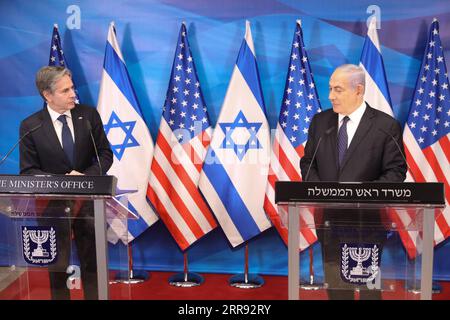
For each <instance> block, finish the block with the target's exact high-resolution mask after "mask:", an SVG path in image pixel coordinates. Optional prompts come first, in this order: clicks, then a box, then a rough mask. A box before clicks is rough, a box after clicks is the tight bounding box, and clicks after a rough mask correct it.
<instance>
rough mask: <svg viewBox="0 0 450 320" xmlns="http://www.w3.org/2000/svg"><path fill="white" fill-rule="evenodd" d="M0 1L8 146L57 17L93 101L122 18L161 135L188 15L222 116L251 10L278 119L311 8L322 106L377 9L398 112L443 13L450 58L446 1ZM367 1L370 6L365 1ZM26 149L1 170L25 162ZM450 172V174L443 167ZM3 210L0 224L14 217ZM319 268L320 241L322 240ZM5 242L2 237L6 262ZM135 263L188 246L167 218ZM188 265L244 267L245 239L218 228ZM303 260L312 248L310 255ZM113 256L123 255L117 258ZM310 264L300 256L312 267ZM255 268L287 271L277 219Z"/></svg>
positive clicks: (141, 242)
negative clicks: (112, 25) (111, 35)
mask: <svg viewBox="0 0 450 320" xmlns="http://www.w3.org/2000/svg"><path fill="white" fill-rule="evenodd" d="M373 2H374V1H373V0H341V1H331V0H330V1H326V0H319V1H299V0H253V1H241V0H228V1H223V0H221V1H219V0H208V1H206V0H205V1H202V0H191V1H184V0H150V1H149V0H145V1H144V0H133V1H126V0H116V1H102V0H100V1H95V2H93V1H76V4H74V1H65V0H59V1H56V0H55V1H26V0H17V1H8V0H0V41H1V46H0V76H1V78H2V81H1V85H0V123H1V126H0V137H1V139H0V154H4V153H5V152H6V151H7V150H8V149H9V148H10V147H11V145H12V144H14V142H15V141H17V139H18V128H19V123H20V121H21V120H22V119H23V118H25V117H26V116H28V115H30V114H31V113H33V112H35V111H36V110H38V109H39V108H41V106H42V100H41V98H40V96H39V95H38V92H37V90H36V89H35V86H34V75H35V73H36V71H37V70H38V69H39V68H40V67H41V66H43V65H46V64H47V63H48V56H49V50H50V47H49V46H50V37H51V32H52V28H53V24H54V23H58V24H59V28H60V34H61V37H62V46H63V48H64V52H65V56H66V59H67V61H68V64H69V66H70V68H71V69H72V71H73V73H74V82H75V84H76V86H77V88H78V91H79V95H80V99H81V101H82V102H83V103H86V104H90V105H92V106H96V104H97V97H98V90H99V84H100V83H99V81H100V76H101V71H102V64H103V55H104V49H105V44H106V37H107V31H108V25H109V22H110V21H112V20H114V21H115V22H116V28H117V35H118V40H119V43H120V44H121V47H122V52H123V55H124V59H125V61H126V63H127V66H128V70H129V73H130V76H131V78H132V81H133V85H134V88H135V90H136V94H137V96H138V99H139V102H140V105H141V107H142V111H143V113H144V118H145V121H146V122H147V124H148V127H149V129H150V131H151V133H152V136H153V138H154V139H155V137H156V133H157V130H158V126H159V120H160V117H161V109H162V106H163V103H164V99H165V93H166V90H167V86H168V81H169V76H170V70H171V67H172V60H173V54H174V50H175V45H176V41H177V35H178V30H179V28H180V24H181V22H182V21H186V24H187V28H188V33H189V42H190V45H191V50H192V53H193V56H194V59H195V62H196V66H197V70H198V76H199V78H200V82H201V84H202V89H203V93H204V96H205V101H206V104H207V106H208V109H209V112H210V116H211V122H212V123H213V124H215V122H216V120H217V117H218V114H219V112H220V107H221V105H222V101H223V99H224V96H225V91H226V88H227V85H228V81H229V79H230V76H231V72H232V69H233V65H234V63H235V59H236V57H237V53H238V50H239V46H240V44H241V41H242V38H243V35H244V31H245V20H246V19H249V20H250V21H251V23H252V33H253V37H254V43H255V50H256V54H257V59H258V64H259V68H260V70H259V71H260V75H261V81H262V86H263V93H264V98H265V101H266V108H267V113H268V118H269V123H270V126H271V127H272V128H274V127H275V124H276V121H277V118H278V113H279V110H280V103H281V99H282V94H283V88H284V83H285V79H286V72H287V68H288V63H289V54H290V50H291V47H290V46H291V41H292V36H293V32H294V28H295V21H296V19H302V25H303V31H304V41H305V44H306V47H307V51H308V55H309V58H310V63H311V67H312V70H313V73H314V76H315V81H316V85H317V87H318V93H319V97H320V98H321V103H322V106H323V107H324V109H327V108H329V107H330V104H329V101H328V99H327V97H328V79H329V76H330V75H331V72H332V70H333V69H334V68H335V67H336V66H338V65H340V64H342V63H358V62H359V57H360V55H361V50H362V46H363V43H364V37H365V34H366V32H367V27H366V20H367V18H368V17H369V16H370V15H371V14H372V12H374V14H379V18H380V20H381V29H379V30H378V34H379V38H380V41H381V44H382V54H383V57H384V62H385V67H386V73H387V78H388V82H389V87H390V92H391V97H392V102H393V108H394V113H395V116H396V117H397V119H398V120H399V121H400V122H401V123H402V124H403V123H404V121H405V120H406V117H407V114H408V111H409V105H410V101H411V98H412V93H413V90H414V86H415V82H416V78H417V74H418V71H419V67H420V63H421V59H422V55H423V51H424V48H425V42H426V39H427V32H428V28H429V25H430V24H431V21H432V19H433V18H434V17H437V18H438V19H439V22H440V31H441V32H440V36H441V40H442V43H443V46H444V48H445V49H447V50H446V51H445V58H446V61H447V63H448V62H449V61H450V55H449V51H448V50H449V49H450V6H449V2H448V0H441V1H440V0H428V1H426V2H425V1H423V0H408V1H395V2H394V1H391V0H381V1H377V3H376V5H377V7H376V8H375V9H374V10H375V11H371V10H370V9H371V8H369V6H371V5H372V4H373ZM368 9H369V10H368ZM18 157H19V156H18V150H15V151H14V152H13V154H12V155H11V156H10V157H9V158H8V160H7V161H6V162H5V163H4V164H3V166H2V167H1V168H0V173H17V172H18ZM446 174H449V173H446ZM7 227H8V226H7V222H6V219H4V218H3V217H0V233H1V234H4V230H5V228H7ZM398 241H399V240H398V239H397V238H396V237H391V238H390V239H389V244H388V249H387V250H386V252H385V254H384V262H383V263H385V262H398V263H404V261H405V252H404V251H403V250H390V249H389V248H391V247H393V246H396V245H398ZM314 249H315V257H316V260H315V262H316V264H317V269H318V273H319V275H320V273H321V270H320V262H321V260H320V250H318V249H319V248H318V246H317V245H315V246H314ZM5 250H7V248H6V247H5V246H4V245H3V244H0V264H1V262H2V258H1V257H2V256H3V253H5ZM134 255H135V256H134V263H135V266H137V267H142V268H146V269H148V270H177V271H179V270H181V269H182V253H181V251H180V250H179V249H178V247H177V246H176V244H175V242H174V241H173V239H172V238H171V237H170V235H169V233H168V231H167V230H166V228H165V227H164V225H163V224H162V223H161V222H158V223H156V224H155V225H154V226H152V227H151V228H149V229H148V230H147V231H146V232H144V233H143V234H142V235H141V236H140V237H139V238H137V239H136V240H135V246H134ZM449 255H450V242H449V241H446V242H444V243H443V244H441V245H440V246H439V247H438V248H437V249H436V251H435V277H436V278H439V279H450V259H448V256H449ZM189 257H190V269H191V270H192V271H197V272H229V273H235V272H241V271H242V270H243V263H244V252H243V248H242V247H241V248H237V249H232V248H231V246H230V245H229V244H228V241H227V240H226V238H225V236H224V234H223V232H222V231H221V230H220V229H217V230H215V231H213V232H211V233H210V234H209V235H207V236H205V237H204V238H203V239H201V240H200V241H198V242H197V243H196V244H195V245H194V246H193V247H192V248H191V249H190V250H189ZM305 261H306V259H305ZM112 262H114V257H113V260H112ZM306 267H307V265H302V269H303V270H307V268H306ZM250 268H251V271H254V272H260V273H262V274H287V248H286V247H285V245H284V244H283V242H282V241H281V239H280V237H279V236H278V235H277V233H276V231H275V230H274V229H273V228H271V229H269V230H268V231H266V232H264V233H263V234H261V235H260V236H258V237H256V238H255V239H253V240H252V241H250Z"/></svg>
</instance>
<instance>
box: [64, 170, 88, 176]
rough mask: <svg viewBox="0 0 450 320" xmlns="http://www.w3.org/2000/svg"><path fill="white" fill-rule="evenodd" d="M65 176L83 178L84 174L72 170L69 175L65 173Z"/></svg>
mask: <svg viewBox="0 0 450 320" xmlns="http://www.w3.org/2000/svg"><path fill="white" fill-rule="evenodd" d="M66 176H84V173H81V172H78V171H76V170H72V171H71V172H70V173H66Z"/></svg>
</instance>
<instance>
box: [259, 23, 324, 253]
mask: <svg viewBox="0 0 450 320" xmlns="http://www.w3.org/2000/svg"><path fill="white" fill-rule="evenodd" d="M320 111H321V108H320V102H319V99H318V95H317V90H316V86H315V84H314V79H313V76H312V73H311V67H310V65H309V60H308V55H307V54H306V49H305V45H304V43H303V33H302V28H301V24H300V21H297V25H296V30H295V34H294V40H293V43H292V50H291V58H290V63H289V69H288V74H287V79H286V85H285V91H284V95H283V101H282V105H281V109H280V116H279V120H278V124H277V129H276V133H275V139H274V142H273V148H272V155H271V160H270V169H269V177H268V180H269V183H268V185H267V191H266V197H265V199H264V209H265V210H266V213H267V214H268V216H269V217H270V219H271V221H272V223H273V224H274V226H275V228H276V229H277V230H278V232H279V233H280V235H281V237H282V239H283V241H284V242H285V243H286V245H287V243H288V229H287V225H288V216H287V214H288V213H287V211H286V210H284V209H283V207H281V206H277V205H276V204H275V181H277V180H280V181H301V175H300V167H299V163H300V158H301V157H302V156H303V155H304V146H305V144H306V140H307V139H308V128H309V124H310V123H311V120H312V118H313V117H314V115H315V114H316V113H318V112H320ZM300 219H301V222H300V224H301V225H303V226H304V227H301V228H300V250H303V249H305V248H307V247H308V246H309V245H310V244H313V243H314V242H315V241H316V240H317V236H316V232H315V231H314V230H313V229H309V228H308V227H306V226H308V225H313V224H314V216H313V213H312V212H309V211H308V212H304V214H302V216H301V217H300Z"/></svg>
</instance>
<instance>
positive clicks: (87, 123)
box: [86, 119, 103, 176]
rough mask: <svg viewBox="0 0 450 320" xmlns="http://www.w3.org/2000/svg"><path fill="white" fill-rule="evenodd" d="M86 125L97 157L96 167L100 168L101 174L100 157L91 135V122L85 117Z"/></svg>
mask: <svg viewBox="0 0 450 320" xmlns="http://www.w3.org/2000/svg"><path fill="white" fill-rule="evenodd" d="M86 126H87V128H88V130H89V135H90V136H91V140H92V144H93V145H94V151H95V156H96V157H97V162H98V167H99V169H100V175H101V176H102V175H103V170H102V164H101V163H100V157H99V156H98V151H97V144H96V143H95V139H94V136H93V135H92V125H91V122H90V121H89V120H88V119H86Z"/></svg>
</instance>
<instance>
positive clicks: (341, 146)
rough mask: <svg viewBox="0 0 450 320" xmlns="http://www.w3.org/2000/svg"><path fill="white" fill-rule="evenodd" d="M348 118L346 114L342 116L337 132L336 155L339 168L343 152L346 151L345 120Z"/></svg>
mask: <svg viewBox="0 0 450 320" xmlns="http://www.w3.org/2000/svg"><path fill="white" fill-rule="evenodd" d="M348 120H350V118H349V117H348V116H345V117H344V120H343V122H342V125H341V127H340V128H339V133H338V155H339V159H338V161H339V168H340V167H341V165H342V160H344V156H345V152H346V151H347V145H348V135H347V122H348Z"/></svg>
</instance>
